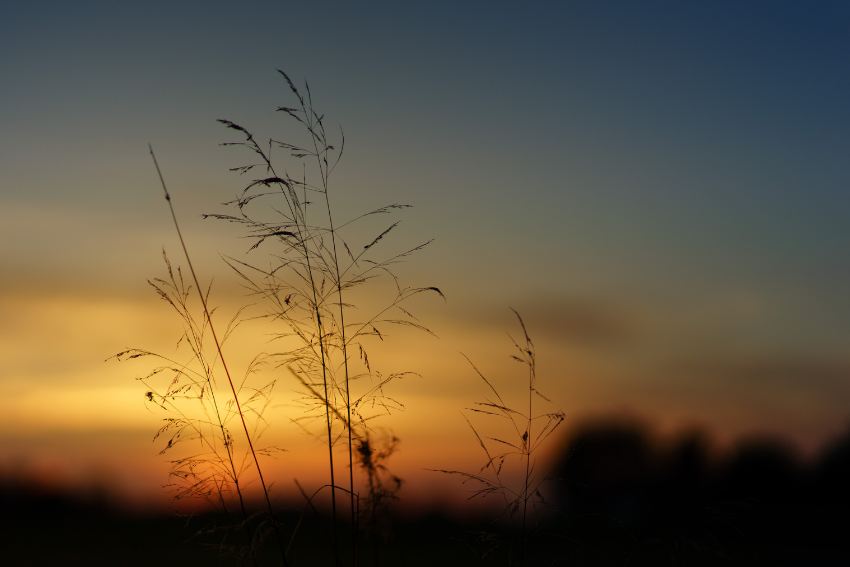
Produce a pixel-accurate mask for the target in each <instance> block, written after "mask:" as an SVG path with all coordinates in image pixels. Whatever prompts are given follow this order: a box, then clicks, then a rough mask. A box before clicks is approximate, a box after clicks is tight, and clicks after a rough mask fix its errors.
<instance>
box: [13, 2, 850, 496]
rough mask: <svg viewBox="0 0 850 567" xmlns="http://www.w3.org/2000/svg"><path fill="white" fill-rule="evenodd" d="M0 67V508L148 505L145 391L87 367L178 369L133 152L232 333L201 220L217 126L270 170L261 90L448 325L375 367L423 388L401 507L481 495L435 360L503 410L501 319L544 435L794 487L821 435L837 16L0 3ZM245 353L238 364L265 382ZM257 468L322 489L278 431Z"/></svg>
mask: <svg viewBox="0 0 850 567" xmlns="http://www.w3.org/2000/svg"><path fill="white" fill-rule="evenodd" d="M0 53H2V56H0V76H2V77H3V79H2V87H0V108H2V112H0V121H2V127H0V242H2V245H1V246H0V266H2V268H0V472H2V474H3V475H4V476H5V477H8V478H29V479H36V480H37V481H38V482H40V483H43V484H45V485H49V486H59V487H64V488H67V489H69V490H75V491H83V492H85V491H95V492H97V491H102V492H106V493H108V494H109V495H110V498H112V497H117V498H119V499H121V500H122V501H123V502H125V503H126V504H128V505H130V506H133V507H136V508H139V509H156V510H161V509H162V508H164V506H166V505H167V500H168V497H167V494H166V493H165V492H164V491H163V490H162V488H161V485H162V484H163V483H164V482H165V479H166V474H167V471H168V464H167V462H165V460H164V458H163V457H157V453H158V452H159V449H160V447H158V446H156V445H155V444H153V443H152V441H151V438H152V436H153V433H154V432H155V431H156V429H157V428H158V427H159V425H160V423H161V422H160V421H159V420H160V419H161V416H159V415H156V412H155V411H152V410H151V408H149V407H146V406H145V404H144V395H143V394H144V388H143V386H141V385H140V384H139V383H138V382H137V381H135V380H134V378H136V377H137V376H139V375H141V374H143V373H144V369H143V368H142V367H140V366H132V365H122V364H120V363H117V362H116V361H114V360H112V361H107V362H105V359H107V358H109V357H110V356H112V355H114V354H115V353H117V352H119V351H121V350H124V349H125V348H128V347H138V348H144V349H149V350H156V351H158V352H163V353H167V352H168V351H169V350H171V351H173V349H174V345H175V343H176V341H177V339H178V338H179V336H180V323H179V321H178V320H177V319H176V318H175V317H174V316H173V315H172V314H171V312H170V311H169V310H168V308H167V306H166V305H165V304H164V303H163V302H162V301H160V300H159V299H158V298H157V297H156V295H155V293H154V292H153V290H152V289H151V288H150V287H149V286H148V285H147V283H146V279H148V278H152V277H159V276H162V275H163V273H164V269H163V264H162V256H161V254H162V248H163V247H165V249H166V250H167V251H168V252H169V254H170V256H171V257H172V258H173V259H175V262H177V261H178V259H179V248H178V246H179V244H178V242H177V240H176V236H175V234H174V232H173V228H172V227H171V225H170V217H169V214H168V211H167V208H166V204H165V202H164V200H163V199H162V194H161V189H160V187H159V184H158V178H157V177H156V172H155V170H154V168H153V165H152V163H151V160H150V156H149V154H148V149H147V144H148V143H151V144H152V145H153V147H154V149H155V151H156V152H157V156H158V158H159V162H160V165H161V166H162V169H163V173H164V175H165V177H166V180H167V182H168V184H169V187H170V190H171V191H172V194H173V196H174V203H175V206H176V207H177V213H178V215H179V217H180V219H181V222H182V223H183V230H184V234H185V235H186V238H187V242H188V244H189V247H190V250H191V251H192V253H193V254H194V255H195V257H196V261H197V263H198V266H199V268H200V272H201V277H202V278H204V279H205V281H209V280H210V279H211V278H213V277H215V278H216V287H215V288H214V289H215V292H216V293H217V294H218V295H216V296H215V297H216V300H217V301H218V302H219V303H220V304H221V305H222V309H224V310H227V309H231V310H233V309H235V308H236V307H237V306H238V305H239V304H240V303H241V302H243V301H244V296H243V295H242V291H241V290H240V289H239V288H238V286H237V285H236V284H235V282H234V281H233V278H232V277H231V276H230V275H229V274H228V272H227V270H226V269H225V268H224V266H223V264H222V262H221V259H220V257H219V253H224V254H233V255H239V254H242V253H244V251H245V249H246V248H247V246H245V242H244V241H240V240H239V239H238V233H237V232H235V231H234V230H232V229H231V228H230V227H226V226H222V225H221V224H220V223H215V222H214V221H210V220H201V218H200V215H201V214H202V213H209V212H222V211H223V210H224V209H223V207H221V205H220V203H222V202H224V201H227V200H229V199H231V198H232V197H233V196H234V195H235V194H236V192H237V191H239V190H240V189H241V185H242V184H243V180H242V179H239V178H238V177H237V176H235V175H234V174H232V173H230V172H228V168H229V167H233V166H237V165H242V164H243V163H244V162H245V154H240V153H239V152H238V151H237V150H236V149H234V148H227V147H221V146H219V144H220V143H221V142H227V141H234V136H233V135H232V133H230V132H228V131H226V130H225V129H224V128H223V127H222V126H221V125H220V124H218V123H216V119H219V118H227V119H230V120H233V121H236V122H238V123H240V124H242V125H244V126H246V127H249V128H250V129H252V130H254V131H256V132H257V134H258V137H259V138H260V139H265V138H267V137H269V136H274V137H276V138H278V139H285V138H286V137H287V136H288V135H289V134H288V132H290V131H292V129H293V125H292V123H291V121H287V120H286V119H285V117H283V116H281V114H280V113H275V112H274V111H275V109H276V108H277V107H278V106H280V105H286V104H290V103H291V102H292V101H291V94H290V93H289V90H288V88H287V86H286V84H285V82H284V81H283V79H282V77H281V76H280V75H279V74H278V73H277V71H276V69H278V68H279V69H283V70H285V71H286V72H287V73H288V74H289V75H290V76H291V77H293V79H294V80H295V81H296V82H298V83H299V84H300V82H301V81H302V80H303V79H305V78H306V79H307V80H308V81H309V83H310V87H311V90H312V92H313V95H314V102H315V104H316V106H317V108H319V109H320V110H321V111H322V112H324V113H325V114H326V121H327V122H329V123H330V124H336V123H338V124H340V125H341V126H342V128H343V129H344V131H345V136H346V152H345V156H344V158H343V160H342V162H341V164H340V166H339V169H338V170H337V172H336V173H335V176H336V178H335V181H334V183H335V185H334V186H333V187H334V191H336V193H334V198H335V199H337V200H336V201H335V203H336V206H337V210H338V211H339V212H338V214H339V215H340V216H349V217H353V216H356V215H357V214H360V213H362V212H366V211H368V210H370V209H372V208H375V207H378V206H381V205H385V204H389V203H396V202H397V203H406V204H410V205H414V208H413V209H410V210H407V211H406V212H404V214H403V216H402V222H401V224H400V225H399V228H398V229H397V230H396V231H395V232H394V237H395V239H396V240H394V241H393V242H394V243H395V244H394V245H397V246H399V247H403V246H406V245H410V246H413V245H416V244H419V243H421V242H424V241H426V240H429V239H431V238H434V242H433V243H432V244H430V245H429V246H428V247H427V248H426V249H424V250H423V251H422V252H421V253H420V254H418V255H417V256H414V257H412V258H411V259H410V261H409V262H408V263H406V264H404V265H401V266H399V268H398V270H397V273H398V275H399V277H400V279H401V281H402V282H403V283H405V284H408V285H426V286H438V287H439V288H440V289H441V290H442V291H443V292H444V294H445V295H446V297H447V301H445V302H443V301H442V300H440V299H439V298H436V297H434V298H427V299H426V298H422V299H421V300H418V302H417V303H416V304H415V305H414V306H413V307H414V309H413V310H414V312H415V313H416V314H417V315H418V316H419V317H420V320H421V321H422V323H423V324H425V325H427V326H428V327H429V328H431V329H432V330H433V331H434V332H435V333H436V334H437V336H438V338H436V339H435V338H432V337H429V336H427V335H417V334H411V333H405V332H398V333H397V334H396V335H395V336H394V337H392V338H393V339H394V340H395V341H396V343H394V344H395V347H394V348H393V349H392V350H390V351H387V352H386V353H385V354H384V355H383V358H382V359H381V361H380V364H381V365H383V367H385V368H387V369H388V371H389V370H392V369H401V370H410V371H415V372H418V373H419V374H421V375H422V376H421V378H416V379H411V380H408V381H406V382H405V383H403V384H400V385H399V386H398V387H397V389H396V390H394V392H393V394H394V396H396V397H397V398H398V399H400V400H401V401H402V402H403V403H404V405H405V407H406V409H405V411H403V412H401V413H399V414H397V415H392V416H390V417H388V418H386V419H385V420H384V421H382V422H381V423H382V425H383V426H385V427H390V428H392V429H393V430H394V431H395V433H396V435H398V437H399V438H400V440H401V445H400V451H399V453H398V455H396V456H395V457H393V464H392V468H393V470H394V471H395V472H396V473H397V474H399V475H400V476H402V477H404V478H405V479H406V480H407V481H408V483H407V484H406V486H405V489H404V491H403V492H402V493H401V496H402V497H404V498H408V499H410V500H411V501H413V502H416V501H420V502H431V503H433V502H434V501H442V500H445V501H451V500H452V498H454V497H456V496H457V495H459V494H460V493H461V492H462V491H463V490H464V489H463V488H462V487H460V486H459V484H458V482H457V480H456V479H453V478H450V477H444V476H441V475H438V474H435V473H431V472H427V471H425V470H423V469H425V468H451V469H461V470H470V469H475V468H476V466H477V465H480V464H482V463H481V459H480V455H478V454H476V451H477V446H476V441H475V439H474V437H473V435H472V434H471V432H470V431H469V428H468V426H467V425H466V423H465V421H464V419H463V416H462V413H461V411H462V410H463V409H464V408H467V407H470V406H471V405H472V404H473V403H474V402H475V401H477V400H479V399H481V397H482V396H483V395H484V394H485V393H486V391H485V388H484V387H483V384H482V383H481V382H480V380H479V379H478V378H477V377H476V375H475V373H474V371H473V370H472V369H471V367H470V366H469V364H468V363H467V362H466V360H465V359H464V357H463V356H462V355H461V353H463V354H464V355H466V356H468V357H469V358H470V359H471V360H473V361H474V362H475V364H476V365H477V366H478V367H479V368H480V369H481V370H482V371H483V372H484V373H485V375H487V376H489V377H490V378H491V379H492V380H493V381H494V384H496V385H497V386H498V387H499V388H501V389H504V391H505V392H508V394H506V395H517V396H519V395H521V394H522V383H521V382H522V379H523V374H522V368H521V367H519V366H518V365H516V364H515V363H513V362H511V361H510V359H509V355H510V354H511V349H512V348H513V347H512V345H511V341H510V338H509V336H508V334H509V333H510V334H511V335H512V336H514V337H518V336H519V333H520V331H519V327H518V325H517V323H516V320H515V318H514V316H513V314H512V313H511V311H510V310H509V307H512V308H514V309H516V310H517V311H519V312H520V313H521V314H522V316H523V318H524V320H525V322H526V324H527V326H528V329H529V332H530V334H531V336H532V338H533V339H534V341H535V344H536V345H537V353H538V359H539V380H540V382H539V387H540V389H541V390H542V391H543V392H545V393H546V394H547V395H548V396H549V397H550V398H551V399H552V401H553V405H552V408H553V409H555V408H560V409H563V411H564V412H565V413H566V416H567V420H566V424H565V425H564V427H563V429H562V433H563V434H567V432H568V431H569V430H570V428H571V427H573V426H574V424H576V423H579V422H581V421H582V420H585V419H588V418H593V417H599V416H637V417H638V418H639V419H643V420H646V421H648V422H649V423H651V424H652V425H653V427H655V428H656V429H657V430H658V431H660V432H662V433H664V432H666V433H669V434H671V435H672V434H673V433H674V432H676V431H680V430H683V429H691V430H692V429H694V428H697V429H702V430H704V431H706V432H707V434H708V435H709V436H710V438H711V439H712V440H713V443H715V445H716V446H717V447H718V449H719V450H720V449H722V448H723V447H730V446H733V445H734V444H735V443H736V442H737V440H740V439H743V438H748V437H753V436H765V435H771V436H778V437H781V438H782V439H785V440H787V442H788V443H791V444H793V446H794V447H796V448H797V450H798V451H799V452H800V454H801V455H803V456H806V455H812V454H815V453H816V452H817V451H818V450H819V448H820V447H821V446H823V444H824V443H827V442H829V441H830V440H831V439H833V438H835V437H836V436H838V435H840V434H841V433H843V432H844V431H845V430H846V428H847V426H848V418H850V410H848V403H847V401H848V399H850V299H848V296H847V291H846V290H847V284H848V282H850V253H848V250H850V223H847V221H846V219H847V211H848V206H850V192H848V181H850V160H848V159H847V155H848V154H847V152H848V149H850V111H848V106H847V101H848V100H850V74H848V71H847V70H848V68H850V7H848V6H847V5H846V4H845V3H842V2H827V1H823V2H812V3H796V2H771V3H769V4H768V3H746V4H742V3H737V2H712V3H701V4H700V3H685V4H683V3H675V2H641V3H635V2H569V3H566V2H551V3H549V2H535V3H530V4H528V3H526V4H518V3H512V2H486V3H484V2H481V3H476V2H470V3H462V4H458V3H456V2H430V3H427V4H418V5H414V4H399V3H392V2H358V3H342V2H339V3H336V2H310V3H291V2H252V3H233V2H218V1H205V2H158V1H146V2H121V3H114V2H78V3H63V2H39V3H17V4H14V5H12V4H10V5H7V6H5V7H4V8H3V15H2V18H0ZM248 333H249V334H247V335H246V336H245V338H244V339H240V340H241V342H239V343H238V346H239V349H242V350H239V352H236V353H235V354H234V356H235V357H237V358H239V357H240V356H248V354H249V353H250V352H252V349H259V350H262V348H263V343H262V341H260V340H258V339H257V337H256V336H253V335H251V334H250V330H249V331H248ZM286 380H287V377H286V376H281V377H279V389H278V394H277V395H278V396H280V398H279V400H280V403H281V404H285V403H286V402H285V400H286V399H287V397H289V396H291V395H292V391H293V390H294V389H295V384H288V383H287V382H286ZM511 388H514V390H511ZM510 392H513V393H510ZM279 411H280V412H281V414H282V415H286V414H285V412H286V411H291V408H286V407H283V408H280V409H279ZM290 417H291V416H290ZM274 435H276V437H275V439H276V440H277V441H278V442H279V443H280V444H281V445H283V446H285V447H286V448H288V449H289V453H287V455H286V456H285V457H281V458H280V459H278V460H277V461H275V464H274V465H273V467H274V470H275V471H276V473H275V474H277V475H279V478H280V486H286V487H289V486H291V479H292V478H293V477H300V478H302V479H305V478H307V479H309V482H313V483H314V484H316V485H318V484H321V483H322V482H324V481H323V480H322V479H321V474H323V473H322V472H320V471H322V470H323V469H322V468H321V467H324V464H323V463H324V461H323V458H324V453H323V451H322V450H321V445H320V444H319V443H318V442H316V441H314V440H312V439H311V438H309V437H308V436H305V435H303V433H301V432H300V430H299V429H298V428H297V427H294V426H292V425H291V424H288V423H287V422H286V421H285V419H284V420H281V423H280V427H279V428H278V429H276V430H275V433H274ZM553 447H557V442H556V443H555V444H554V445H553ZM552 450H553V451H554V450H556V449H554V448H553V449H552ZM544 456H545V455H544ZM270 466H272V465H270ZM286 490H289V488H286Z"/></svg>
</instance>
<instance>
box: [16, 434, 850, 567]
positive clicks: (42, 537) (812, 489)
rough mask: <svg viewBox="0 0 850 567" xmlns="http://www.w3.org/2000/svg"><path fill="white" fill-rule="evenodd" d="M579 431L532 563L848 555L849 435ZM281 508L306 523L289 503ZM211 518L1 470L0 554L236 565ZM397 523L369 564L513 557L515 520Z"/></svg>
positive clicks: (296, 549) (298, 551) (303, 543)
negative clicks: (807, 446)
mask: <svg viewBox="0 0 850 567" xmlns="http://www.w3.org/2000/svg"><path fill="white" fill-rule="evenodd" d="M574 431H575V432H574V433H573V434H572V435H571V436H570V438H569V439H568V440H566V442H565V444H564V450H563V452H562V453H561V457H560V458H559V459H558V461H557V462H556V463H555V467H554V469H553V472H552V474H551V479H550V480H549V481H548V490H547V491H546V495H545V496H546V500H547V504H548V510H546V511H545V512H543V513H541V514H540V515H539V517H538V521H537V522H535V528H534V529H533V530H532V533H531V535H530V537H529V539H528V542H527V547H526V562H525V564H526V565H571V566H582V565H585V566H600V567H606V566H612V567H613V566H617V567H620V566H623V567H625V566H628V567H636V566H668V565H669V566H689V565H699V566H714V565H740V566H750V565H752V566H760V565H764V566H772V565H778V566H784V565H789V566H790V565H809V564H814V565H845V564H848V565H850V535H848V534H850V516H848V511H850V435H848V436H845V437H844V438H842V439H839V440H837V441H835V442H833V443H831V444H829V445H828V446H826V447H825V448H824V449H823V451H821V453H819V454H818V455H816V456H815V457H814V458H812V459H808V460H803V459H801V458H800V457H799V455H798V453H797V452H796V451H795V450H794V448H793V447H792V446H791V445H790V444H787V443H785V442H783V441H782V440H780V439H774V440H769V439H763V440H758V441H757V440H753V441H749V442H742V443H741V444H739V445H737V446H736V447H735V448H734V449H732V450H730V451H728V452H726V453H725V454H722V455H718V454H717V453H716V452H714V451H712V448H711V444H710V440H709V439H708V438H707V437H706V436H705V435H702V434H700V433H691V434H686V435H680V436H679V437H678V438H677V439H676V440H675V441H667V442H662V441H661V440H660V439H659V438H658V437H657V436H656V435H654V434H652V432H651V431H650V430H649V429H648V428H647V427H644V426H641V425H640V424H637V423H635V422H622V421H619V422H616V421H609V422H595V423H594V424H592V425H588V426H585V427H580V428H577V429H575V430H574ZM402 496H403V494H402ZM281 519H282V520H283V522H284V524H285V525H290V526H292V525H295V523H296V522H297V517H296V516H295V515H292V514H287V513H285V512H284V513H283V515H282V516H281ZM502 520H504V518H502ZM215 522H216V520H215V519H213V524H214V523H215ZM210 525H212V524H211V523H210V522H209V519H206V520H205V519H204V518H195V519H193V520H192V521H191V522H188V524H187V522H186V519H185V518H183V519H180V518H175V517H173V515H172V517H161V518H150V517H148V518H139V517H133V516H132V515H128V514H126V513H122V512H121V511H120V509H119V508H116V507H114V506H113V504H112V503H111V502H110V500H109V497H108V496H107V495H106V494H105V493H97V492H93V493H90V494H88V495H84V496H80V495H79V494H77V495H73V494H63V493H61V492H50V491H45V490H39V489H36V488H34V487H32V486H28V485H27V483H26V482H25V481H21V480H20V479H19V480H18V481H15V482H10V481H8V480H7V481H5V482H0V564H6V565H54V564H65V565H148V564H152V563H158V564H160V565H169V564H174V565H177V564H200V563H199V562H202V563H204V564H206V565H235V564H237V562H236V561H235V559H234V557H233V556H232V555H231V556H229V557H225V556H222V555H221V554H220V549H219V546H218V545H217V544H219V543H224V542H225V540H227V539H228V537H232V536H226V534H225V532H215V531H207V533H206V535H204V534H202V535H196V534H197V532H198V531H199V529H200V530H202V531H203V530H208V528H209V526H210ZM388 528H389V529H388V533H386V534H381V535H380V536H375V535H374V534H372V535H369V534H365V535H364V540H363V542H362V543H363V549H362V551H363V561H362V564H363V565H364V566H365V565H373V564H383V565H409V566H415V565H433V564H435V562H439V563H440V564H442V565H445V566H450V565H511V564H514V563H515V562H516V560H517V549H518V544H517V541H518V540H517V537H518V536H517V533H516V532H511V530H510V529H509V528H507V527H506V524H505V522H504V521H501V522H500V521H497V520H496V519H493V518H484V519H481V520H480V521H478V522H472V523H469V522H467V523H458V521H457V520H456V519H453V518H449V517H444V516H443V515H441V514H439V513H438V512H437V513H435V514H433V515H431V516H430V517H428V518H426V519H420V520H416V521H415V522H410V523H402V522H400V521H395V522H393V521H391V522H390V524H389V525H388ZM325 536H326V534H324V532H323V531H322V526H321V521H320V520H318V519H312V520H309V521H307V523H306V524H303V525H302V532H299V536H298V538H297V539H296V543H295V544H294V546H293V554H294V559H296V560H297V561H296V562H297V563H298V564H310V565H319V564H322V565H323V564H325V563H323V562H322V561H321V560H319V558H318V557H316V556H315V554H314V550H316V549H325V550H326V548H327V545H325V544H322V542H323V541H324V539H323V538H324V537H325ZM327 555H328V558H330V555H329V554H327ZM379 557H380V558H382V559H381V560H379V559H378V558H379ZM329 564H330V563H329Z"/></svg>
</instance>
